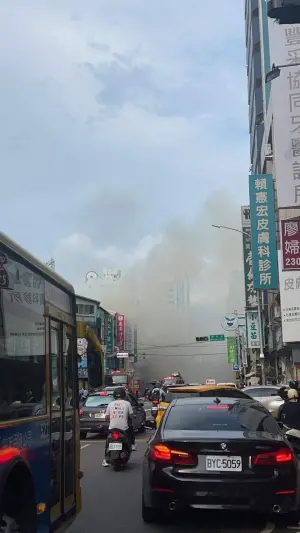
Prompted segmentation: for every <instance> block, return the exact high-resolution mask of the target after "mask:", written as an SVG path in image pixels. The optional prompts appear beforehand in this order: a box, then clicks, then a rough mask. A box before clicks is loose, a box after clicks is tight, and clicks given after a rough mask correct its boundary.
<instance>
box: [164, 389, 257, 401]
mask: <svg viewBox="0 0 300 533" xmlns="http://www.w3.org/2000/svg"><path fill="white" fill-rule="evenodd" d="M195 396H198V397H201V398H215V397H216V396H218V398H245V399H246V398H249V396H247V394H246V393H244V392H242V391H240V390H238V389H234V388H233V387H232V388H229V389H220V390H206V391H193V392H192V391H189V392H187V391H184V390H183V391H182V392H181V391H177V392H167V393H166V396H165V401H166V402H167V403H171V401H172V400H176V399H177V398H194V397H195Z"/></svg>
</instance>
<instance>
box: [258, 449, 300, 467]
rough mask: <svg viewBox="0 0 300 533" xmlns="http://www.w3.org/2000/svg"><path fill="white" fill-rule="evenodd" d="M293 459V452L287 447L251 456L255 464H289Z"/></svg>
mask: <svg viewBox="0 0 300 533" xmlns="http://www.w3.org/2000/svg"><path fill="white" fill-rule="evenodd" d="M293 461H294V457H293V453H292V452H291V450H290V449H289V448H281V449H280V450H277V451H276V452H267V453H260V454H258V455H255V456H254V457H252V464H253V465H255V466H276V465H286V464H291V463H293Z"/></svg>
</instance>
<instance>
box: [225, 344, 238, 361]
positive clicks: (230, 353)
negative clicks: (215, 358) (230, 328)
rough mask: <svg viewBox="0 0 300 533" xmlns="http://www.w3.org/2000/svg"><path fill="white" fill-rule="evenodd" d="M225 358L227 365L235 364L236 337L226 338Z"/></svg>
mask: <svg viewBox="0 0 300 533" xmlns="http://www.w3.org/2000/svg"><path fill="white" fill-rule="evenodd" d="M227 357H228V363H229V364H231V365H234V364H235V363H237V349H236V337H227Z"/></svg>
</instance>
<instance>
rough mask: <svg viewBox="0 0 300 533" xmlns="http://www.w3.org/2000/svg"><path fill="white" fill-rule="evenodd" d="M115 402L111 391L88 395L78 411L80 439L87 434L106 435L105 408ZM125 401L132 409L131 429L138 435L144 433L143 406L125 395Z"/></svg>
mask: <svg viewBox="0 0 300 533" xmlns="http://www.w3.org/2000/svg"><path fill="white" fill-rule="evenodd" d="M114 400H115V398H114V396H113V390H104V391H100V392H96V393H94V394H90V395H89V396H88V397H87V399H86V401H85V402H84V404H83V405H82V407H81V409H80V410H79V420H80V438H81V439H85V438H86V436H87V434H88V433H99V434H103V435H105V434H107V432H108V426H109V422H107V421H106V420H105V412H106V409H107V406H108V405H109V404H110V403H111V402H113V401H114ZM126 400H127V401H128V402H130V403H131V406H132V409H133V414H134V418H133V427H134V430H135V431H139V432H140V433H142V432H144V431H145V429H146V428H145V424H146V411H145V409H144V404H143V403H141V402H138V401H137V399H136V398H135V397H134V396H133V395H132V394H129V393H127V395H126Z"/></svg>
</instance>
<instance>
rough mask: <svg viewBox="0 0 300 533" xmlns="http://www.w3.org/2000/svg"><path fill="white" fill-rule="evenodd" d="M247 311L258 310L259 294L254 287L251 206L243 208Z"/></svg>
mask: <svg viewBox="0 0 300 533" xmlns="http://www.w3.org/2000/svg"><path fill="white" fill-rule="evenodd" d="M241 220H242V231H243V259H244V284H245V301H246V309H257V303H258V298H257V292H256V290H255V289H254V285H253V271H252V251H251V226H250V224H251V221H250V206H249V205H248V206H245V205H243V206H242V207H241Z"/></svg>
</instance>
